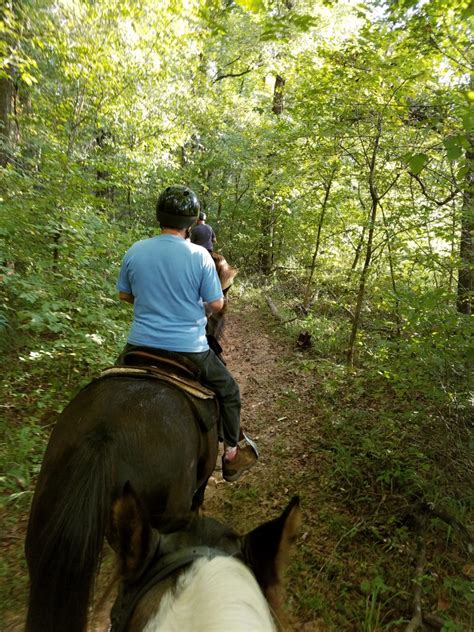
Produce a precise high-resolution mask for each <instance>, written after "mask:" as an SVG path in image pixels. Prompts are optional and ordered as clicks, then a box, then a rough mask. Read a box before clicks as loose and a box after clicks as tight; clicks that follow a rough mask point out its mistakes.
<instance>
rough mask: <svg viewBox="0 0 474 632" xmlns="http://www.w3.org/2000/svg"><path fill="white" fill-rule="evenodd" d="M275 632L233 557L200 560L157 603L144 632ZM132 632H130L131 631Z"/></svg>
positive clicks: (266, 609)
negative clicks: (229, 631)
mask: <svg viewBox="0 0 474 632" xmlns="http://www.w3.org/2000/svg"><path fill="white" fill-rule="evenodd" d="M164 630H166V632H185V631H186V630H192V631H193V632H214V631H215V632H222V630H233V631H234V632H237V631H238V630H239V631H241V632H249V631H255V632H275V631H276V627H275V624H274V623H273V619H272V616H271V614H270V609H269V606H268V603H267V601H266V599H265V597H264V596H263V594H262V591H261V590H260V587H259V586H258V584H257V582H256V580H255V577H254V576H253V575H252V573H251V572H250V570H249V569H248V568H247V567H246V566H245V564H243V562H240V561H239V560H236V559H234V558H232V557H215V558H214V559H212V560H208V559H205V558H202V559H200V560H197V561H195V562H194V563H193V564H192V565H191V567H190V568H189V570H187V571H185V572H184V573H182V574H181V575H180V576H179V578H178V580H177V582H176V588H175V589H174V590H168V591H167V592H166V593H165V595H164V596H163V598H162V599H161V601H160V605H159V610H158V612H157V613H156V614H155V615H154V616H152V618H151V619H150V620H149V622H148V623H147V624H146V626H145V628H144V632H160V631H161V632H163V631H164ZM130 632H132V630H130Z"/></svg>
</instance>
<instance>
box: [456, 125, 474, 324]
mask: <svg viewBox="0 0 474 632" xmlns="http://www.w3.org/2000/svg"><path fill="white" fill-rule="evenodd" d="M466 166H467V174H466V179H465V186H464V192H463V203H462V215H461V240H460V245H459V256H460V260H461V262H460V267H459V272H458V294H457V310H458V312H459V313H461V314H472V305H473V293H474V135H473V134H470V135H469V149H468V150H467V151H466Z"/></svg>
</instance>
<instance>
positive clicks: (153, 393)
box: [26, 377, 218, 632]
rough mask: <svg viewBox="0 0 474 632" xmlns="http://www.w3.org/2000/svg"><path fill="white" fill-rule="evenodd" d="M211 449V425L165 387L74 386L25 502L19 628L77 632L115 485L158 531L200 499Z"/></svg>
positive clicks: (142, 382)
mask: <svg viewBox="0 0 474 632" xmlns="http://www.w3.org/2000/svg"><path fill="white" fill-rule="evenodd" d="M213 406H214V403H213V402H212V401H211V402H210V403H209V407H210V409H212V407H213ZM209 412H210V414H212V410H210V411H209ZM217 445H218V440H217V428H216V426H214V427H213V428H212V429H211V430H210V431H209V432H206V433H204V432H203V431H202V429H201V425H200V422H199V420H198V419H197V418H196V413H195V409H194V407H193V406H192V404H191V403H190V401H189V398H188V397H187V396H186V395H185V394H184V393H182V392H181V391H179V390H177V389H176V388H175V387H173V386H168V385H166V384H161V383H157V382H156V381H155V380H147V379H136V378H127V377H124V378H121V377H112V378H104V379H102V380H98V381H96V382H94V383H92V384H91V385H89V386H88V387H87V388H86V389H84V390H83V391H81V393H79V395H77V396H76V397H75V398H74V399H73V401H72V402H71V403H70V404H69V405H68V406H67V407H66V409H65V410H64V412H63V413H62V414H61V416H60V418H59V420H58V422H57V424H56V426H55V428H54V430H53V433H52V435H51V439H50V442H49V445H48V449H47V451H46V454H45V458H44V461H43V466H42V469H41V472H40V475H39V478H38V483H37V487H36V491H35V495H34V499H33V504H32V508H31V514H30V521H29V525H28V533H27V539H26V557H27V561H28V567H29V571H30V600H29V611H28V621H27V631H28V632H45V631H46V630H47V631H48V632H56V631H59V630H64V629H67V630H68V632H82V631H83V630H84V629H85V625H86V618H87V606H88V602H89V597H90V591H91V585H92V581H93V577H94V575H95V573H96V570H97V565H98V561H99V556H100V551H101V548H102V544H103V539H104V536H105V535H107V534H110V529H111V525H110V515H111V507H112V504H113V502H114V499H115V498H117V497H118V496H119V495H120V493H121V491H122V488H123V486H124V484H125V483H126V482H127V481H130V482H131V483H132V485H133V486H134V488H136V489H137V491H138V492H139V494H140V497H141V498H142V499H143V501H144V503H145V508H146V511H147V514H148V515H149V517H150V520H151V523H152V524H153V525H154V526H156V527H160V528H161V529H167V528H169V526H170V524H172V523H173V522H175V521H176V520H179V519H182V518H183V517H185V516H186V515H187V514H188V513H189V511H190V510H191V509H195V508H197V507H198V505H199V504H200V503H201V502H202V498H203V491H204V487H205V485H206V482H207V479H208V478H209V476H210V474H211V473H212V471H213V468H214V465H215V462H216V458H217Z"/></svg>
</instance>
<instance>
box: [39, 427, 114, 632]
mask: <svg viewBox="0 0 474 632" xmlns="http://www.w3.org/2000/svg"><path fill="white" fill-rule="evenodd" d="M111 457H112V442H111V437H110V434H109V433H108V432H107V430H106V429H104V430H99V431H95V432H94V433H93V434H91V435H89V436H88V437H87V438H86V440H85V441H84V442H83V443H82V445H81V446H80V447H79V448H77V449H76V450H74V451H73V452H72V453H70V454H68V455H66V457H65V458H64V459H63V460H62V461H61V465H60V466H59V467H55V468H54V469H51V468H50V469H49V471H48V468H46V470H47V471H46V472H42V475H40V480H39V484H38V487H39V490H38V491H37V498H35V500H34V505H33V507H32V511H31V516H30V522H29V525H28V534H27V540H26V553H27V559H28V565H29V571H30V596H29V602H28V615H27V623H26V632H64V630H67V632H83V631H84V630H85V629H86V625H87V612H88V606H89V601H90V599H91V594H92V589H93V585H94V578H95V575H96V573H97V570H98V566H99V561H100V555H101V550H102V546H103V541H104V536H105V532H106V528H107V524H108V521H109V517H110V505H111V493H112V472H113V460H112V458H111Z"/></svg>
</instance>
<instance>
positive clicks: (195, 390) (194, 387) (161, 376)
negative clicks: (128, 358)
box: [99, 366, 215, 399]
mask: <svg viewBox="0 0 474 632" xmlns="http://www.w3.org/2000/svg"><path fill="white" fill-rule="evenodd" d="M112 376H122V377H126V376H131V377H140V376H142V377H154V378H156V379H157V380H161V381H163V382H168V383H169V384H174V385H175V386H176V387H177V388H179V389H181V390H182V391H184V392H185V393H187V394H188V395H192V396H193V397H196V398H197V399H214V397H215V393H214V392H213V391H211V390H210V389H209V388H206V387H205V386H203V385H202V384H200V383H199V382H197V381H196V380H191V379H188V378H185V377H181V376H178V375H175V374H174V373H168V372H167V371H163V370H162V369H159V368H158V367H152V366H141V367H140V366H134V367H132V366H127V367H111V368H110V369H105V370H104V371H102V372H101V374H100V376H99V377H112Z"/></svg>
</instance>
